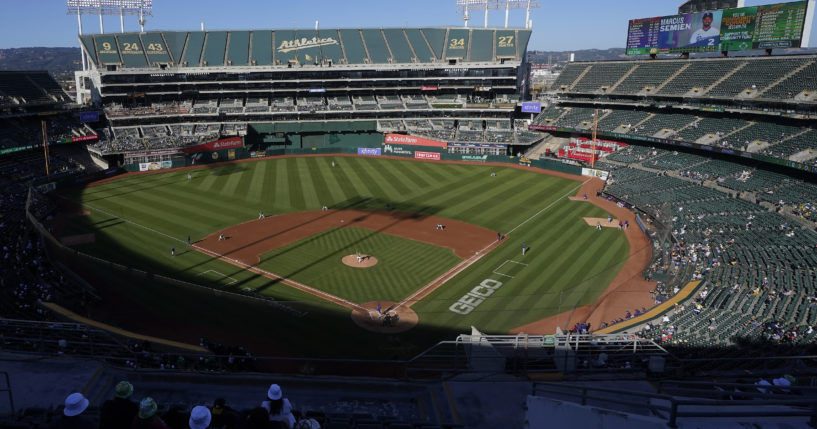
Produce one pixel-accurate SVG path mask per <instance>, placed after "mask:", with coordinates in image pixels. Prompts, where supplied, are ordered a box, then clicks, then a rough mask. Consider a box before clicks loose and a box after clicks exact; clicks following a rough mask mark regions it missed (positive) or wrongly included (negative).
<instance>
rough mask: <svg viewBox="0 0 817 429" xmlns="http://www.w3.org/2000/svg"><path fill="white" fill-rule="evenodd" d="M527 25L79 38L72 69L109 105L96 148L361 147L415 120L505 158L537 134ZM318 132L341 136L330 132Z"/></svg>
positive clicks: (88, 92) (105, 151)
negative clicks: (225, 140)
mask: <svg viewBox="0 0 817 429" xmlns="http://www.w3.org/2000/svg"><path fill="white" fill-rule="evenodd" d="M530 34H531V31H530V30H529V29H467V28H454V27H446V28H390V29H321V30H314V29H312V30H251V31H189V32H176V31H155V32H146V33H125V34H111V35H106V34H100V35H84V36H80V41H81V46H82V51H83V54H84V55H85V56H87V58H88V59H89V64H90V68H89V70H88V71H85V72H78V73H77V88H78V98H79V100H78V101H81V102H86V101H91V102H93V103H96V104H98V105H101V106H102V107H103V108H104V110H105V113H106V116H107V118H108V121H109V127H108V129H107V130H106V134H107V136H106V138H105V139H104V140H105V141H104V142H102V143H101V144H100V145H96V146H94V147H92V150H93V151H94V152H95V153H96V154H97V155H98V156H101V157H104V156H108V155H111V154H122V153H128V152H134V151H136V152H138V151H145V150H157V149H174V148H179V147H183V146H189V145H191V144H199V143H202V142H209V141H213V140H216V139H218V138H222V137H233V136H240V137H243V138H244V139H245V145H246V146H247V147H251V148H254V149H269V148H278V149H299V148H307V147H322V146H326V145H329V144H336V143H339V144H341V145H342V144H343V142H344V139H343V138H342V135H343V134H346V133H352V134H355V135H354V139H355V144H357V145H360V144H361V141H362V142H363V143H364V144H371V143H373V142H374V141H375V140H376V139H377V135H381V134H380V133H383V132H412V131H413V130H414V131H418V132H421V134H423V135H425V136H427V137H431V138H436V139H438V140H442V141H466V142H468V141H473V142H486V141H489V142H494V143H500V142H501V143H504V144H503V145H502V146H503V147H501V148H500V149H501V151H502V153H501V154H503V155H504V154H505V152H506V148H507V144H508V143H510V144H514V143H517V142H518V140H519V139H520V136H521V137H522V138H521V139H522V140H524V139H525V138H528V140H527V141H523V142H522V143H523V144H526V145H529V144H531V143H532V141H530V137H532V136H533V137H535V136H536V135H535V134H533V133H528V132H527V131H526V130H524V131H522V130H520V136H516V135H515V133H514V131H513V123H512V119H513V115H514V112H515V111H516V110H517V105H518V103H519V102H520V101H521V100H524V99H525V98H526V97H527V96H528V88H527V75H528V64H527V63H526V60H525V52H526V50H527V44H528V40H529V38H530ZM404 121H405V122H404ZM273 123H275V124H276V126H271V124H273ZM282 123H290V125H289V126H282ZM321 131H323V132H325V133H323V135H321ZM461 131H462V132H461ZM309 133H312V135H310V134H309ZM326 133H333V134H335V135H336V136H337V135H340V136H341V138H340V139H337V138H335V139H334V140H332V142H330V141H329V140H330V139H328V138H326ZM370 140H371V141H370ZM497 154H500V153H497Z"/></svg>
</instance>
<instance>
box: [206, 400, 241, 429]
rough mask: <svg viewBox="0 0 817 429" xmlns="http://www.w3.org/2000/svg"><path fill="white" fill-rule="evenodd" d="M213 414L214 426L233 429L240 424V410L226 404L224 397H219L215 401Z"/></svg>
mask: <svg viewBox="0 0 817 429" xmlns="http://www.w3.org/2000/svg"><path fill="white" fill-rule="evenodd" d="M211 414H212V417H213V421H212V426H213V427H216V428H220V427H224V428H227V429H232V428H235V427H238V426H239V421H240V418H239V414H238V412H236V411H235V410H234V409H232V407H230V406H228V405H226V401H225V400H224V398H218V399H216V400H215V402H213V410H212V412H211Z"/></svg>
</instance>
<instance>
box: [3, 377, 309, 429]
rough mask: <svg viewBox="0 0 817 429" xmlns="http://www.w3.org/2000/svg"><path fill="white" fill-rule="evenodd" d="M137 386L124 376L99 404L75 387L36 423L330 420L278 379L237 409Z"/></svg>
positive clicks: (175, 427) (284, 425)
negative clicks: (156, 394) (158, 395)
mask: <svg viewBox="0 0 817 429" xmlns="http://www.w3.org/2000/svg"><path fill="white" fill-rule="evenodd" d="M135 390H136V389H135V388H134V386H133V384H131V383H130V382H128V381H120V382H119V383H117V385H116V388H115V390H114V395H113V397H112V398H110V399H108V400H107V401H105V403H103V404H102V406H101V407H100V408H99V409H95V408H92V407H90V404H91V401H90V400H89V399H88V398H86V397H85V396H84V395H83V394H82V393H80V392H76V393H72V394H70V395H68V397H66V398H65V403H64V405H63V406H62V407H59V409H58V410H57V411H56V412H48V413H43V414H41V415H40V416H38V418H37V420H40V421H36V422H35V421H32V422H31V423H35V424H38V425H41V426H40V427H48V428H51V429H86V428H99V429H123V428H125V429H127V428H130V429H140V428H150V429H188V428H189V429H207V428H213V429H279V428H280V429H318V428H320V427H321V423H322V422H323V420H325V417H324V416H322V415H320V414H317V415H315V417H317V418H313V417H311V416H302V415H301V413H299V412H297V411H295V410H294V408H293V405H292V402H290V400H289V398H287V397H285V396H284V393H283V390H282V388H281V386H279V385H278V384H272V385H270V386H269V388H268V389H267V391H266V394H265V395H264V397H263V399H262V400H261V401H259V404H258V406H257V407H255V408H250V409H246V410H236V409H234V408H233V407H231V406H230V405H229V403H228V402H227V400H226V399H225V398H215V399H214V401H213V402H212V403H211V404H200V405H192V404H191V405H180V404H170V405H166V406H163V405H162V404H159V403H157V401H156V400H154V399H153V398H152V397H150V396H144V395H142V396H141V399H139V400H138V401H137V400H136V398H135V397H134V392H135ZM319 419H320V420H319ZM19 420H22V421H24V422H25V421H26V420H29V419H25V418H21V419H19ZM30 420H33V419H30ZM24 427H28V426H24Z"/></svg>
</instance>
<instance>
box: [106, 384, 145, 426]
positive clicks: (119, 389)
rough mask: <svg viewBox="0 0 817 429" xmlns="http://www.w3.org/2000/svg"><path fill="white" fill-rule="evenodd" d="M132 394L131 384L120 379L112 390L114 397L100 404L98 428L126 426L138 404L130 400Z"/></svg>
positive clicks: (134, 414) (131, 419) (134, 415)
mask: <svg viewBox="0 0 817 429" xmlns="http://www.w3.org/2000/svg"><path fill="white" fill-rule="evenodd" d="M131 395H133V385H132V384H130V383H128V382H127V381H120V382H119V383H118V384H117V385H116V389H115V390H114V398H113V399H109V400H107V401H105V403H104V404H102V410H100V413H99V429H119V428H124V427H128V425H130V423H131V422H133V418H134V417H136V413H138V412H139V406H138V405H137V404H136V402H133V401H131V400H130V397H131Z"/></svg>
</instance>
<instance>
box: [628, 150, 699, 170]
mask: <svg viewBox="0 0 817 429" xmlns="http://www.w3.org/2000/svg"><path fill="white" fill-rule="evenodd" d="M706 160H707V158H705V157H703V156H700V155H693V154H688V153H680V152H666V153H664V154H662V155H659V156H657V157H655V158H652V159H650V160H647V161H644V163H643V165H644V166H645V167H648V168H657V169H659V170H678V169H688V168H690V167H692V166H693V165H695V164H701V163H703V162H705V161H706Z"/></svg>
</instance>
